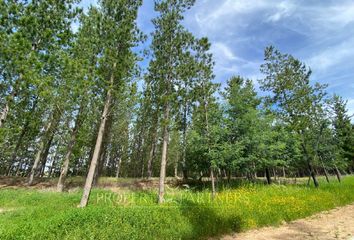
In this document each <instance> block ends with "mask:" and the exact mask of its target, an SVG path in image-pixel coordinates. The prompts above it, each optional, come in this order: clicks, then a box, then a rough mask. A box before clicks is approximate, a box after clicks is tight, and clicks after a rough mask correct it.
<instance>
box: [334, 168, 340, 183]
mask: <svg viewBox="0 0 354 240" xmlns="http://www.w3.org/2000/svg"><path fill="white" fill-rule="evenodd" d="M334 170H335V172H336V176H337V179H338V182H341V180H342V175H341V174H340V171H339V169H338V167H337V165H334Z"/></svg>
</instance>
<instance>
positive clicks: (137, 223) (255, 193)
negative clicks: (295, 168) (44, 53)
mask: <svg viewBox="0 0 354 240" xmlns="http://www.w3.org/2000/svg"><path fill="white" fill-rule="evenodd" d="M353 189H354V177H346V178H345V179H344V180H343V182H342V184H339V183H335V182H332V183H331V184H326V183H324V182H321V186H320V188H319V189H315V188H313V187H306V186H305V185H299V186H295V185H287V186H284V185H272V186H264V185H261V184H241V185H240V186H238V187H237V188H235V189H228V188H223V190H221V191H220V192H219V193H218V195H217V198H216V199H214V201H211V199H210V192H209V190H207V189H205V190H200V191H196V190H180V189H172V188H171V189H169V190H168V192H167V195H166V203H165V204H164V205H163V206H158V205H157V204H156V203H155V200H156V193H155V192H148V191H146V192H143V191H141V192H129V191H126V192H124V196H125V197H124V198H123V197H122V196H121V195H117V194H115V193H112V192H110V191H108V190H99V189H96V190H94V191H93V192H92V195H91V199H90V205H89V206H88V207H87V208H85V209H79V208H76V205H77V204H78V203H79V201H80V197H81V192H74V193H54V192H49V191H38V190H26V189H17V190H14V189H8V190H0V208H2V209H5V210H6V209H8V210H10V211H7V212H3V213H0V239H203V238H207V237H210V236H218V235H220V234H225V233H229V232H232V231H244V230H247V229H251V228H257V227H261V226H267V225H277V224H279V223H281V222H282V221H291V220H294V219H297V218H302V217H306V216H309V215H311V214H313V213H316V212H319V211H323V210H328V209H331V208H334V207H336V206H341V205H345V204H349V203H352V202H354V191H353Z"/></svg>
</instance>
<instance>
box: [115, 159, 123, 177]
mask: <svg viewBox="0 0 354 240" xmlns="http://www.w3.org/2000/svg"><path fill="white" fill-rule="evenodd" d="M121 164H122V158H121V157H120V156H119V157H118V162H117V172H116V178H119V173H120V166H121Z"/></svg>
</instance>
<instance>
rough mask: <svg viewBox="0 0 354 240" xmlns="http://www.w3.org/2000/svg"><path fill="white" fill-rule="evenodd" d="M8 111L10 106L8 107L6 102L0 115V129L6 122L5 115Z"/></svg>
mask: <svg viewBox="0 0 354 240" xmlns="http://www.w3.org/2000/svg"><path fill="white" fill-rule="evenodd" d="M9 111H10V106H9V103H8V102H7V103H6V105H5V107H4V109H3V110H2V112H1V115H0V128H2V127H3V125H4V123H5V121H6V118H7V115H8V114H9Z"/></svg>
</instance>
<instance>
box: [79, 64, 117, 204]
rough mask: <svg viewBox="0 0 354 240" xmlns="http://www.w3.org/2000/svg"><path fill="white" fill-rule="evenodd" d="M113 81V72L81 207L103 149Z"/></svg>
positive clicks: (89, 188)
mask: <svg viewBox="0 0 354 240" xmlns="http://www.w3.org/2000/svg"><path fill="white" fill-rule="evenodd" d="M115 68H116V64H115V63H114V65H113V69H115ZM113 83H114V75H113V73H112V74H111V79H110V87H111V88H109V89H108V91H107V96H106V102H105V105H104V109H103V112H102V117H101V123H100V127H99V130H98V134H97V139H96V145H95V150H94V152H93V156H92V160H91V164H90V169H89V171H88V174H87V177H86V182H85V187H84V192H83V195H82V198H81V202H80V205H79V207H86V206H87V203H88V200H89V197H90V193H91V188H92V183H93V178H94V174H95V171H96V167H97V163H98V160H99V157H100V150H101V146H102V142H103V136H104V130H105V128H106V122H107V118H108V114H109V110H110V106H111V102H112V94H113V93H112V87H113Z"/></svg>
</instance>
